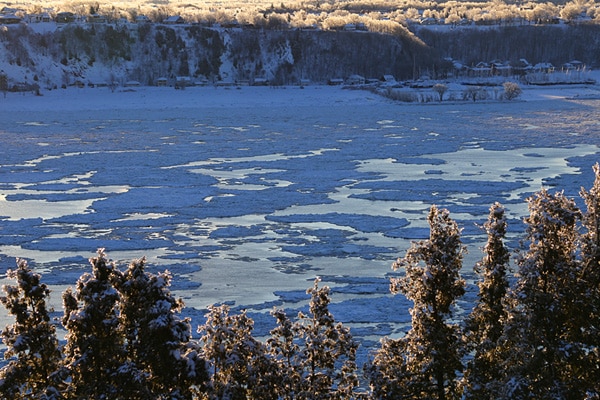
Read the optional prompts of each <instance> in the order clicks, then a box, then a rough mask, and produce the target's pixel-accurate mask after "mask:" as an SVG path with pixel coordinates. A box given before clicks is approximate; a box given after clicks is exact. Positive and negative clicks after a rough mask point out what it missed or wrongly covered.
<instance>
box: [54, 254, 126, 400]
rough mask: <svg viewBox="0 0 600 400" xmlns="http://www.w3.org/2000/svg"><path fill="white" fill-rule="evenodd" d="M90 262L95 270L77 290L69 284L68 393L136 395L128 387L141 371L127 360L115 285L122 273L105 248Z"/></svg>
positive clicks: (66, 305)
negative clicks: (107, 254)
mask: <svg viewBox="0 0 600 400" xmlns="http://www.w3.org/2000/svg"><path fill="white" fill-rule="evenodd" d="M90 263H91V265H92V273H91V274H90V273H85V274H83V275H82V276H81V277H80V278H79V280H78V281H77V288H76V291H75V293H73V291H72V290H71V288H69V289H67V290H66V291H65V293H64V294H63V305H64V317H63V326H64V327H65V328H66V330H67V334H66V336H65V338H66V341H67V343H66V345H65V349H64V351H65V367H66V368H67V369H68V371H69V375H70V379H71V382H70V385H69V390H68V393H67V397H74V398H94V399H113V398H119V397H130V393H128V392H127V388H128V387H132V386H133V387H135V386H136V385H132V386H130V385H131V384H132V383H134V382H135V381H136V377H135V371H132V369H131V368H130V366H127V365H125V366H124V365H123V362H124V361H125V360H126V355H125V350H124V338H123V335H121V334H120V333H119V317H118V312H117V306H118V302H119V293H118V292H117V290H116V289H115V283H116V282H117V281H118V280H120V279H121V278H120V275H121V274H120V272H119V271H118V270H117V269H116V267H115V265H114V264H113V263H112V262H109V261H108V259H107V258H106V255H105V253H104V251H103V250H102V249H101V250H98V256H97V257H94V258H92V259H90ZM133 398H135V397H133Z"/></svg>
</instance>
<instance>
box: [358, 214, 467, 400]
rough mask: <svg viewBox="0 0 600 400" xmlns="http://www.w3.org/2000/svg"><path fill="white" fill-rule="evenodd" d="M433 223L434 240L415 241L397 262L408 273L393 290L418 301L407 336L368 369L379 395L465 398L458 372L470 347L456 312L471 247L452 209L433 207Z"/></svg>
mask: <svg viewBox="0 0 600 400" xmlns="http://www.w3.org/2000/svg"><path fill="white" fill-rule="evenodd" d="M428 221H429V226H430V234H429V240H424V241H421V242H416V243H413V244H412V246H411V247H410V248H409V249H408V251H407V252H406V255H405V257H404V258H401V259H398V260H397V261H396V262H395V263H394V264H393V268H394V269H404V271H405V275H404V276H403V277H401V278H393V279H392V282H391V291H392V293H398V292H401V293H403V294H404V295H405V296H406V297H407V298H408V299H409V300H412V301H413V304H414V306H413V308H412V309H411V310H410V314H411V321H412V326H411V329H410V330H409V332H408V333H407V334H406V336H405V337H403V338H400V339H395V340H393V339H387V340H384V341H383V344H382V347H381V349H380V350H379V351H378V352H377V353H376V354H375V357H374V360H373V362H372V364H371V365H370V366H369V367H367V372H368V375H369V377H370V379H371V386H372V389H373V394H374V396H375V397H376V398H382V399H392V398H395V399H397V398H400V399H423V398H429V399H438V400H445V399H456V398H459V397H460V396H459V388H458V384H457V374H458V373H459V372H461V371H462V363H461V357H462V354H463V347H464V346H463V342H462V338H461V336H462V335H461V330H460V328H459V326H458V325H457V324H455V323H453V322H452V316H453V306H454V304H455V302H456V300H457V299H458V298H459V297H460V296H462V295H463V294H464V292H465V281H464V280H463V279H462V278H461V277H460V269H461V267H462V259H463V254H464V252H465V251H466V250H465V248H464V246H463V245H462V242H461V240H460V230H459V228H458V226H457V224H456V222H455V221H454V220H452V219H451V218H450V215H449V212H448V210H445V209H442V210H439V209H438V208H437V207H435V206H432V207H431V210H430V212H429V216H428ZM382 388H383V389H382Z"/></svg>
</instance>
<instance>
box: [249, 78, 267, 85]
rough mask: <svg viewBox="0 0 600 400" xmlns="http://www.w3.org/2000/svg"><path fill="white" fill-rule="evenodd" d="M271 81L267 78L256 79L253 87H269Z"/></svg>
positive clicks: (253, 81)
mask: <svg viewBox="0 0 600 400" xmlns="http://www.w3.org/2000/svg"><path fill="white" fill-rule="evenodd" d="M268 85H269V80H268V79H267V78H254V79H253V80H252V86H268Z"/></svg>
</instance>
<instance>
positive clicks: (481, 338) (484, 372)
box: [464, 203, 510, 399]
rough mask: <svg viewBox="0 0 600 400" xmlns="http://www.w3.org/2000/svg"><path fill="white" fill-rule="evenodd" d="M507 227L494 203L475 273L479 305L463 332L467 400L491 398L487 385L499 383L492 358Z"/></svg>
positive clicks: (504, 282)
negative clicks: (468, 352) (467, 359)
mask: <svg viewBox="0 0 600 400" xmlns="http://www.w3.org/2000/svg"><path fill="white" fill-rule="evenodd" d="M506 227H507V223H506V217H505V215H504V207H502V206H501V205H500V204H499V203H495V204H494V205H492V207H490V214H489V216H488V220H487V222H486V223H485V224H484V228H485V230H486V233H487V237H488V240H487V243H486V245H485V247H484V253H485V255H484V257H483V259H482V260H481V261H480V262H479V263H477V265H476V266H475V272H476V273H477V274H479V275H480V276H481V280H480V281H479V283H478V286H479V295H478V301H477V304H476V305H475V307H474V308H473V311H472V312H471V314H470V315H469V317H468V318H467V321H466V328H465V333H466V336H467V338H468V342H469V346H470V347H471V349H472V350H474V351H475V354H474V358H473V359H472V360H471V361H470V362H469V364H468V366H467V370H466V372H465V379H464V380H465V387H464V396H465V398H469V399H471V398H472V399H485V398H490V394H489V392H488V390H487V388H486V383H487V382H490V381H494V380H496V379H498V374H499V371H498V366H497V363H496V360H495V359H494V355H495V349H496V345H497V342H498V339H499V338H500V336H501V335H502V331H503V327H504V322H505V320H506V308H505V305H504V300H505V296H506V293H507V291H508V287H509V285H508V279H507V277H506V272H507V269H508V263H509V260H510V252H509V250H508V249H507V248H506V246H505V245H504V237H505V235H506Z"/></svg>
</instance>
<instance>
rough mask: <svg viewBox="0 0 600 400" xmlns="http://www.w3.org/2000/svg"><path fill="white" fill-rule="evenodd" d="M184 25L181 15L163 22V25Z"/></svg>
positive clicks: (173, 16)
mask: <svg viewBox="0 0 600 400" xmlns="http://www.w3.org/2000/svg"><path fill="white" fill-rule="evenodd" d="M184 23H185V21H184V19H183V18H182V17H181V16H179V15H172V16H170V17H168V18H167V19H165V20H164V21H163V24H167V25H179V24H184Z"/></svg>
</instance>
